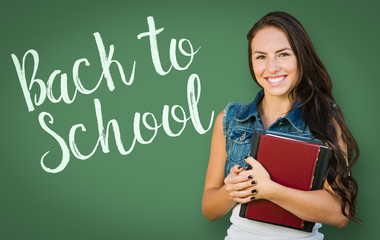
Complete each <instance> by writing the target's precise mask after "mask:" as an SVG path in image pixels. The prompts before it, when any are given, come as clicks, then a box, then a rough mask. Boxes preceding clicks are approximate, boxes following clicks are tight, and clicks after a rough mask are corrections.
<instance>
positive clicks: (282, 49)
mask: <svg viewBox="0 0 380 240" xmlns="http://www.w3.org/2000/svg"><path fill="white" fill-rule="evenodd" d="M285 50H290V51H292V49H291V48H288V47H286V48H281V49H280V50H277V51H276V52H275V53H279V52H282V51H285ZM256 53H259V54H266V53H265V52H260V51H254V52H253V54H256Z"/></svg>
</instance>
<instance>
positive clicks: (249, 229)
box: [224, 204, 323, 240]
mask: <svg viewBox="0 0 380 240" xmlns="http://www.w3.org/2000/svg"><path fill="white" fill-rule="evenodd" d="M239 212H240V204H236V205H235V207H234V208H233V209H232V214H231V218H230V220H231V223H232V225H231V226H230V228H229V229H228V230H227V236H226V237H225V238H224V240H266V239H268V240H269V239H270V240H280V239H281V240H282V239H292V240H293V239H302V240H322V239H323V234H322V233H320V232H318V229H319V228H321V227H322V224H320V223H316V224H315V225H314V228H313V231H312V232H310V233H309V232H304V231H300V230H296V229H291V228H287V227H282V226H278V225H274V224H269V223H263V222H259V221H254V220H251V219H246V218H242V217H240V216H239Z"/></svg>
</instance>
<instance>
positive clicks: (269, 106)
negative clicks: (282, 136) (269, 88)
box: [259, 95, 293, 128]
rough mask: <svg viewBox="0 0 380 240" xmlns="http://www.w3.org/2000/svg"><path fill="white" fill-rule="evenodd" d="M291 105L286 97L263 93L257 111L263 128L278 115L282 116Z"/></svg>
mask: <svg viewBox="0 0 380 240" xmlns="http://www.w3.org/2000/svg"><path fill="white" fill-rule="evenodd" d="M292 107H293V104H292V102H291V100H290V99H289V98H288V97H276V96H270V95H265V96H264V98H263V100H262V101H261V102H260V104H259V112H260V115H261V119H262V122H263V124H264V128H268V127H269V126H270V125H271V124H272V123H273V122H275V121H276V120H277V119H278V118H279V117H284V116H285V115H286V114H287V113H288V112H289V111H290V109H291V108H292Z"/></svg>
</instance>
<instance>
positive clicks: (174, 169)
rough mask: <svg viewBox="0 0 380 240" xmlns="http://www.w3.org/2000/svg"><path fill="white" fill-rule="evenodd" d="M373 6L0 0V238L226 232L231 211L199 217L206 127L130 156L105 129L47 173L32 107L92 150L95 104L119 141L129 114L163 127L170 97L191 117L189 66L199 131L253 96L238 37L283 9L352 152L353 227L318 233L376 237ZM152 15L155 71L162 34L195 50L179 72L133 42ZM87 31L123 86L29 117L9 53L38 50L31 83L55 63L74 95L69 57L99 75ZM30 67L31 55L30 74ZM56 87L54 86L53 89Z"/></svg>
mask: <svg viewBox="0 0 380 240" xmlns="http://www.w3.org/2000/svg"><path fill="white" fill-rule="evenodd" d="M379 6H380V5H379V4H378V3H377V1H368V0H366V1H360V2H359V1H270V2H269V1H199V0H195V1H178V0H177V1H166V0H165V1H164V0H162V1H99V2H96V1H60V2H57V1H56V2H53V1H1V8H0V26H1V38H0V43H1V44H0V63H1V71H0V73H1V81H0V84H1V88H0V91H1V93H0V104H1V105H0V106H1V108H0V114H1V115H0V119H1V124H0V132H1V145H0V146H1V161H0V184H1V185H0V186H1V195H0V203H1V204H0V207H1V208H0V239H223V237H224V236H225V234H226V229H227V227H228V225H229V219H228V218H229V214H228V215H227V216H225V217H224V218H222V219H219V220H217V221H216V222H209V221H208V220H207V219H206V218H204V217H203V216H202V213H201V198H202V192H203V185H204V178H205V174H206V168H207V163H208V156H209V147H210V140H211V134H212V130H210V131H208V132H207V133H206V134H203V135H201V134H198V133H197V132H196V130H195V129H194V127H193V125H192V123H191V121H189V122H188V124H187V126H186V128H185V130H184V132H183V133H182V134H181V135H180V136H179V137H175V138H172V137H169V136H167V135H166V134H165V132H164V131H163V129H162V128H160V129H159V131H158V134H157V136H156V138H155V139H154V141H153V142H152V143H151V144H149V145H141V144H136V146H135V148H134V150H133V152H132V153H131V154H129V155H126V156H123V155H121V154H120V153H119V152H118V150H117V148H116V146H115V142H114V140H113V134H111V136H110V153H108V154H106V153H103V152H102V150H101V148H100V147H99V148H98V149H97V151H96V153H95V154H94V155H93V156H92V157H91V158H90V159H88V160H85V161H82V160H78V159H76V158H75V157H73V156H72V155H71V158H70V162H69V164H68V165H67V167H66V168H65V169H64V170H63V171H62V172H60V173H57V174H50V173H47V172H45V171H44V170H43V169H42V168H41V165H40V158H41V156H42V155H43V154H44V153H45V152H47V151H50V153H49V155H48V156H47V160H46V163H47V164H48V165H49V166H51V167H55V166H57V164H58V163H59V161H60V159H61V151H60V148H59V145H58V144H57V142H56V141H55V140H54V139H53V138H52V137H51V136H50V135H48V134H47V133H46V132H45V131H43V129H42V128H41V127H40V125H39V122H38V115H39V113H40V112H43V111H45V112H49V113H50V114H52V116H53V117H54V123H53V125H49V126H50V127H51V128H52V129H53V130H54V131H56V132H57V133H58V134H59V135H60V136H62V137H63V138H64V139H65V141H66V143H67V142H68V134H69V130H70V128H71V127H72V126H73V125H74V124H77V123H83V124H84V125H85V126H86V129H87V132H86V133H80V132H79V133H78V137H77V144H78V146H79V148H80V150H81V151H83V152H84V153H88V152H89V151H90V150H91V149H92V148H93V147H94V144H95V142H96V140H97V137H98V133H97V124H96V118H95V110H94V103H93V100H94V98H99V99H100V101H101V104H102V110H103V118H104V121H105V122H107V121H109V120H110V119H116V120H117V121H118V123H119V126H120V129H121V130H120V131H121V135H122V138H123V141H124V144H125V146H126V147H129V146H130V143H131V141H132V139H133V131H132V124H133V117H134V114H135V112H140V113H144V112H152V113H153V114H154V115H155V116H156V118H157V120H158V122H159V123H161V121H162V120H161V115H162V108H163V106H164V105H165V104H167V105H169V106H172V105H175V104H179V105H181V106H183V108H184V109H185V111H186V114H187V115H188V108H187V99H186V84H187V79H188V77H189V76H190V75H191V74H192V73H196V74H198V75H199V77H200V80H201V86H202V90H201V96H200V101H199V104H198V105H199V111H200V118H201V121H202V124H203V126H204V127H205V128H206V127H207V126H208V123H209V121H210V116H211V112H212V111H215V114H217V113H219V112H220V111H222V109H223V108H224V106H225V105H226V104H227V103H228V102H231V101H234V102H249V101H252V99H253V98H254V96H255V95H256V93H257V91H258V90H259V88H258V86H256V85H255V84H254V82H253V80H252V79H251V77H250V75H249V70H248V67H247V43H246V38H245V35H246V33H247V32H248V30H249V29H250V28H251V26H252V25H253V23H254V22H255V21H257V20H258V19H259V18H260V17H262V16H263V15H265V14H266V13H267V12H270V11H274V10H282V11H286V12H289V13H291V14H292V15H294V16H295V17H296V18H298V19H299V20H300V22H301V23H302V24H303V25H304V27H305V29H306V30H307V32H308V33H309V35H310V38H311V39H312V41H313V44H314V46H315V48H316V50H317V53H318V54H319V56H320V58H321V59H322V61H323V62H324V64H325V66H326V68H327V70H328V72H329V74H330V75H331V77H332V79H333V86H334V96H335V98H336V100H337V103H338V104H339V105H340V106H341V108H342V109H343V111H344V113H345V118H346V121H347V123H348V125H349V127H350V129H351V131H352V133H353V134H354V136H355V138H356V139H357V141H358V143H359V145H360V148H361V155H360V159H359V161H358V163H357V164H356V165H355V166H354V167H353V174H354V177H355V178H356V179H357V181H358V183H359V195H358V203H357V214H358V217H360V218H361V219H363V223H362V225H357V224H354V223H350V224H349V225H348V226H347V227H346V228H344V229H339V228H335V227H330V226H327V225H325V226H323V228H322V229H321V231H322V232H323V233H324V234H325V236H326V239H373V238H374V236H376V235H377V234H376V233H377V225H378V218H379V213H380V207H379V204H378V199H379V197H380V190H379V188H378V187H377V176H378V175H379V174H378V173H379V170H380V162H379V152H378V147H377V146H378V140H377V138H376V136H378V135H379V134H380V132H379V128H378V123H377V121H378V120H379V119H380V111H379V107H378V103H379V93H378V92H379V90H380V88H379V87H380V83H379V80H380V79H379V73H378V69H379V55H380V51H379V46H380V45H379V37H380V34H379V27H378V24H379V22H380V16H379V14H378V10H379ZM148 16H153V17H154V20H155V23H156V28H161V27H164V28H165V29H164V31H163V32H162V33H160V34H159V35H158V44H159V50H160V55H161V60H162V63H163V65H164V68H165V69H167V68H168V67H169V64H170V62H169V42H170V39H171V38H176V39H177V40H179V39H181V38H186V39H189V40H190V41H191V43H192V45H193V46H194V48H198V47H201V49H200V50H199V52H198V53H197V54H196V55H195V58H194V61H193V63H192V64H191V66H190V67H189V69H187V70H185V71H177V70H175V69H172V71H171V72H170V73H169V74H167V75H166V76H160V75H158V74H157V73H156V72H155V71H154V68H153V64H152V61H151V57H150V52H149V43H148V39H147V38H143V39H140V40H138V39H137V35H138V34H139V33H142V32H146V31H147V30H148V26H147V20H146V18H147V17H148ZM95 32H99V33H100V34H101V36H102V38H103V41H104V44H105V46H106V51H107V52H108V51H109V50H108V46H109V45H110V44H113V45H114V46H115V53H114V57H113V59H116V60H118V61H120V62H121V63H122V64H123V66H124V69H125V71H126V75H127V76H129V73H130V70H131V66H132V62H133V61H134V60H136V62H137V64H136V77H135V81H134V83H133V84H132V85H131V86H123V84H122V83H121V80H120V78H119V77H118V74H117V72H116V68H115V67H113V68H111V69H112V74H113V76H114V77H113V79H114V82H115V86H116V89H115V90H114V91H113V92H110V91H109V90H108V89H107V87H106V84H105V82H103V83H102V84H101V86H100V87H99V89H98V90H97V91H96V92H94V93H93V94H91V95H82V94H79V93H78V95H77V97H76V100H75V102H74V103H72V104H70V105H67V104H65V103H63V102H61V103H57V104H53V103H50V102H49V101H48V100H47V99H46V100H45V102H44V104H42V105H41V106H39V107H36V110H35V111H33V112H28V110H27V107H26V104H25V100H24V97H23V93H22V91H21V87H20V84H19V81H18V77H17V74H16V71H15V67H14V64H13V61H12V59H11V54H12V53H13V54H15V55H16V56H17V57H18V58H19V59H22V56H23V55H24V54H25V52H26V51H27V50H29V49H35V50H36V51H37V52H38V54H39V57H40V63H39V68H38V71H37V76H36V77H37V78H40V79H43V80H44V81H45V82H46V81H47V79H48V77H49V75H50V74H51V73H52V72H53V71H54V70H56V69H59V70H61V71H62V72H65V73H67V74H68V81H69V86H70V88H69V91H71V93H72V91H73V89H74V88H73V83H72V73H71V72H72V66H73V63H74V62H75V61H76V60H77V59H79V58H87V59H88V60H89V61H90V63H91V66H90V67H82V68H81V69H82V70H81V71H80V76H81V78H82V79H83V82H84V83H86V84H88V86H94V85H93V84H95V83H96V82H97V81H98V79H99V77H100V74H101V71H102V70H101V65H100V61H99V56H98V52H97V48H96V44H95V40H94V37H93V33H95ZM179 60H180V63H182V65H184V63H186V59H184V58H182V59H181V58H180V59H179ZM181 61H182V62H181ZM32 64H33V63H32V61H31V58H29V61H28V63H27V73H28V74H29V75H28V76H29V78H30V73H31V69H32ZM57 82H58V81H56V83H57ZM36 89H37V88H33V89H32V95H34V94H35V93H38V90H36ZM58 90H59V84H56V85H55V93H56V94H58V93H59V92H58ZM173 126H175V123H173ZM174 128H175V129H177V130H178V129H179V125H176V126H175V127H174ZM143 134H145V135H144V136H146V138H148V137H149V136H150V133H149V132H146V131H145V132H143ZM375 234H376V235H375Z"/></svg>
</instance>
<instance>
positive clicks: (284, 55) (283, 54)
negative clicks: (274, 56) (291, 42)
mask: <svg viewBox="0 0 380 240" xmlns="http://www.w3.org/2000/svg"><path fill="white" fill-rule="evenodd" d="M279 56H280V57H286V56H290V55H289V53H280V55H279Z"/></svg>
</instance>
